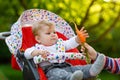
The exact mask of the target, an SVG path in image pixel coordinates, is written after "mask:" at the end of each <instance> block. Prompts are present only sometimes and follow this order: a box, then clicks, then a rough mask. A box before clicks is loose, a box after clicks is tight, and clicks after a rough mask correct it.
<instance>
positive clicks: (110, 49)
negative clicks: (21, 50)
mask: <svg viewBox="0 0 120 80" xmlns="http://www.w3.org/2000/svg"><path fill="white" fill-rule="evenodd" d="M33 8H37V9H45V10H49V11H51V12H54V13H55V14H57V15H59V16H61V17H62V18H63V19H65V20H66V21H67V22H68V23H69V24H70V25H71V27H72V28H73V30H74V25H73V23H71V21H75V23H76V24H77V26H78V28H79V29H80V28H81V27H82V26H84V27H85V29H86V30H87V31H88V33H89V35H90V37H89V38H88V39H87V42H88V43H89V44H90V45H92V46H93V47H94V48H95V49H96V50H97V51H98V52H101V53H104V54H105V55H107V56H110V57H115V58H117V57H119V56H120V32H119V31H120V0H4V1H3V0H0V32H4V31H10V29H11V25H12V24H13V23H14V22H16V21H17V19H18V18H19V16H20V15H21V13H22V12H23V11H25V10H27V9H33ZM10 62H11V53H10V52H9V49H8V47H7V46H6V44H5V41H4V40H0V80H16V79H17V80H23V78H22V72H21V71H17V70H14V69H12V68H11V64H10ZM99 77H100V78H101V80H120V76H119V75H115V74H111V73H109V72H107V71H105V70H103V71H102V72H101V73H100V74H99Z"/></svg>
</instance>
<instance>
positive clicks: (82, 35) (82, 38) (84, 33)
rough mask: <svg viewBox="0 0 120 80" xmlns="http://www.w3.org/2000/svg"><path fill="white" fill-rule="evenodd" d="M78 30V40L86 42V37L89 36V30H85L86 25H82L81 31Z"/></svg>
mask: <svg viewBox="0 0 120 80" xmlns="http://www.w3.org/2000/svg"><path fill="white" fill-rule="evenodd" d="M76 32H77V38H76V41H77V42H78V43H84V42H86V38H88V37H89V35H88V33H87V30H84V27H82V28H81V29H80V30H79V31H76Z"/></svg>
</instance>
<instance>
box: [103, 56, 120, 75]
mask: <svg viewBox="0 0 120 80" xmlns="http://www.w3.org/2000/svg"><path fill="white" fill-rule="evenodd" d="M104 68H105V69H106V70H108V71H109V72H111V73H114V74H120V58H110V57H106V63H105V67H104Z"/></svg>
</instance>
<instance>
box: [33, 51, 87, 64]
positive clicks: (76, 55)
mask: <svg viewBox="0 0 120 80" xmlns="http://www.w3.org/2000/svg"><path fill="white" fill-rule="evenodd" d="M67 59H82V60H85V56H84V55H82V54H81V53H64V54H62V53H61V54H60V53H55V54H52V53H51V54H49V55H48V56H47V57H46V58H43V57H42V56H41V55H39V56H35V57H34V62H35V63H36V64H38V63H40V62H42V61H49V60H67Z"/></svg>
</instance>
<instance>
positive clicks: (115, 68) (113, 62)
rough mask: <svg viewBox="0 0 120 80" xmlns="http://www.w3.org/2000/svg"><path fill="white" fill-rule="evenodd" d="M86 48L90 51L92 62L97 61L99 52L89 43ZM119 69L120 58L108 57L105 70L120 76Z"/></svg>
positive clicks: (85, 45)
mask: <svg viewBox="0 0 120 80" xmlns="http://www.w3.org/2000/svg"><path fill="white" fill-rule="evenodd" d="M84 47H86V49H87V50H88V53H89V56H90V58H91V59H92V60H96V58H97V56H98V55H99V53H97V51H96V50H95V49H94V48H93V47H91V46H90V45H89V44H87V43H85V44H84ZM83 49H84V48H83ZM83 49H82V50H83ZM119 67H120V58H110V57H107V56H106V58H105V66H104V69H106V70H108V71H109V72H111V73H114V74H120V68H119Z"/></svg>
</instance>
